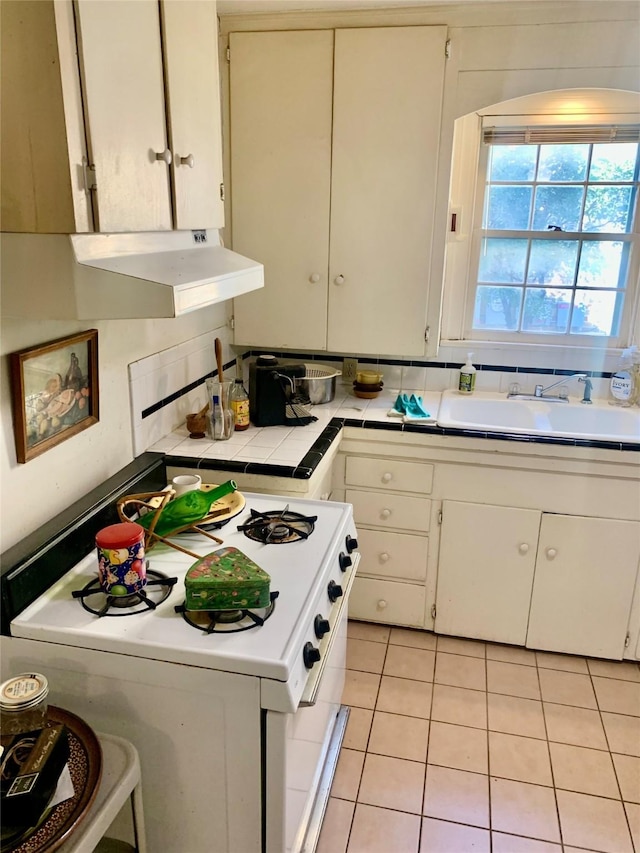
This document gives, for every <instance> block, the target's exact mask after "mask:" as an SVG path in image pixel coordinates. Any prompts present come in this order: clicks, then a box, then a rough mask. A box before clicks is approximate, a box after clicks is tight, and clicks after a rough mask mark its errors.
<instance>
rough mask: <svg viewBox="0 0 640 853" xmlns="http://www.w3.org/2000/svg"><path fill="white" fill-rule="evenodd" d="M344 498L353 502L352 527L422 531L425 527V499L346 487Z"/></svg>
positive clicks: (428, 510)
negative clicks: (361, 525)
mask: <svg viewBox="0 0 640 853" xmlns="http://www.w3.org/2000/svg"><path fill="white" fill-rule="evenodd" d="M345 501H346V502H347V503H350V504H353V514H354V520H355V523H356V526H357V525H358V524H367V525H370V526H371V527H383V528H387V527H389V528H394V529H396V530H419V531H423V532H425V533H426V532H427V531H428V530H429V521H430V516H431V501H430V500H429V499H428V498H410V497H406V496H405V495H392V494H388V495H385V494H382V493H380V492H360V491H358V490H357V489H347V490H346V492H345Z"/></svg>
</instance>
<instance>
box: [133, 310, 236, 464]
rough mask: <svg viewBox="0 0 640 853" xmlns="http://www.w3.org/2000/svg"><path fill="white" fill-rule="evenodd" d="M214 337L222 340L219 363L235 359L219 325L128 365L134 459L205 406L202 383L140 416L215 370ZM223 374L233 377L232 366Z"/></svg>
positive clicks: (227, 331) (228, 337)
mask: <svg viewBox="0 0 640 853" xmlns="http://www.w3.org/2000/svg"><path fill="white" fill-rule="evenodd" d="M216 338H220V340H221V341H222V355H223V362H224V363H227V362H229V361H231V360H233V359H234V358H235V356H234V353H233V352H232V351H231V345H230V332H229V329H228V328H227V327H226V326H221V327H220V328H217V329H212V330H211V332H208V333H207V334H204V335H198V336H197V337H195V338H190V339H189V340H187V341H183V342H182V343H180V344H177V345H176V346H173V347H168V348H167V349H165V350H162V351H161V352H158V353H154V354H153V355H150V356H147V357H146V358H143V359H140V360H139V361H135V362H132V363H131V364H130V365H129V366H128V368H129V402H130V408H131V422H132V429H133V450H134V453H135V455H136V456H137V455H139V454H140V453H144V451H145V450H148V449H149V448H150V447H151V445H153V444H155V443H156V442H158V441H160V440H161V439H164V437H165V436H168V435H169V434H170V433H171V432H172V431H173V430H174V429H176V427H178V426H180V425H181V424H184V422H185V420H186V417H187V415H188V414H190V413H191V412H197V411H199V410H200V409H201V408H202V407H203V406H204V405H205V403H206V399H207V397H206V390H205V385H204V382H203V383H202V384H200V385H198V386H197V387H196V388H194V389H192V390H191V391H189V392H187V393H186V394H182V395H181V396H179V397H177V399H175V400H172V401H171V402H169V403H167V404H166V405H164V406H162V408H161V409H159V410H158V411H157V412H154V413H153V414H151V415H147V417H145V418H143V417H142V413H143V412H144V411H145V410H147V409H149V408H151V407H152V406H154V405H155V404H156V403H159V402H160V401H162V400H165V399H166V398H167V397H170V396H171V395H173V394H176V393H179V392H181V391H182V390H183V389H184V388H185V387H186V386H188V385H190V384H191V383H192V382H196V381H197V380H199V379H202V377H204V376H206V375H207V374H208V373H211V371H213V370H215V364H216V362H215V352H214V340H215V339H216ZM227 372H228V373H229V374H231V376H234V377H235V366H234V367H233V368H232V369H231V370H230V371H227ZM185 436H186V431H185Z"/></svg>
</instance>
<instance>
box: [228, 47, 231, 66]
mask: <svg viewBox="0 0 640 853" xmlns="http://www.w3.org/2000/svg"><path fill="white" fill-rule="evenodd" d="M227 62H231V48H230V47H228V48H227Z"/></svg>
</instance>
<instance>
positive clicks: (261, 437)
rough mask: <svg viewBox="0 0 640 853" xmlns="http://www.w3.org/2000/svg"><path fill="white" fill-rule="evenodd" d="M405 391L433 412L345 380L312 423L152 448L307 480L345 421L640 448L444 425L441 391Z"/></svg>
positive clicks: (188, 461) (181, 435) (178, 457)
mask: <svg viewBox="0 0 640 853" xmlns="http://www.w3.org/2000/svg"><path fill="white" fill-rule="evenodd" d="M404 393H407V394H411V393H416V395H419V396H422V398H423V405H424V408H425V409H426V411H427V412H429V415H430V417H429V418H428V419H421V420H416V421H412V422H408V423H403V419H402V418H400V417H389V415H388V412H389V410H390V409H392V408H393V404H394V402H395V400H396V397H397V396H398V391H397V389H389V390H388V391H387V390H385V391H382V392H381V394H380V396H379V397H377V398H376V399H375V400H362V399H360V398H358V397H356V396H355V395H354V393H353V391H352V389H351V388H349V387H347V386H345V385H342V384H340V385H338V387H337V390H336V397H335V399H334V400H333V401H332V402H331V403H325V404H323V405H321V406H311V407H309V408H310V409H311V412H312V414H314V415H315V416H316V417H317V419H318V420H317V421H314V422H313V423H311V424H308V425H307V426H303V427H289V426H274V427H254V426H253V425H251V426H250V427H249V429H247V430H244V431H242V432H236V433H234V434H233V435H232V437H231V438H230V439H228V440H227V441H212V440H211V439H209V438H201V439H192V438H190V437H189V433H188V431H187V428H186V425H182V426H180V427H178V429H175V430H174V431H173V432H171V433H170V434H169V435H166V436H165V437H164V438H162V439H160V440H159V441H157V442H156V443H155V444H154V445H153V446H152V447H150V448H148V449H149V450H150V451H155V452H158V453H164V454H165V456H166V457H167V460H166V461H167V464H169V465H172V466H175V467H186V468H204V469H213V470H221V471H228V472H230V473H236V474H237V473H243V474H263V475H267V476H277V477H293V478H295V479H303V480H307V479H309V478H310V477H311V475H312V474H313V472H314V471H315V469H316V467H317V466H318V464H319V463H320V461H321V460H322V458H323V456H324V455H325V453H327V451H328V450H329V448H331V447H332V445H333V442H334V440H335V439H336V437H337V436H338V435H339V434H340V431H341V429H342V427H344V426H349V427H364V428H367V429H387V430H395V431H400V430H403V431H404V432H412V433H416V432H417V433H430V434H437V435H448V436H463V437H465V438H474V439H499V440H503V441H511V442H519V443H527V442H529V443H532V444H546V445H563V446H566V447H568V446H573V447H590V448H600V449H602V450H618V451H619V450H632V451H637V452H640V443H637V442H636V443H621V442H619V441H615V442H614V441H602V440H591V439H586V438H583V439H580V438H575V439H574V438H567V437H562V436H554V435H528V434H520V433H519V434H512V433H509V432H504V433H503V432H495V431H485V430H482V429H468V428H466V429H462V428H454V427H444V426H439V425H438V424H437V422H436V421H437V418H438V413H439V409H440V402H441V393H440V392H439V391H416V392H411V391H406V392H404Z"/></svg>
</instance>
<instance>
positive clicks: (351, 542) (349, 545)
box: [345, 536, 358, 554]
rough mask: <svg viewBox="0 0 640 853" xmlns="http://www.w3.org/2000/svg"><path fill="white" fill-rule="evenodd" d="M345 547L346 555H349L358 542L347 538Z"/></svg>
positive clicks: (349, 537) (350, 537) (351, 537)
mask: <svg viewBox="0 0 640 853" xmlns="http://www.w3.org/2000/svg"><path fill="white" fill-rule="evenodd" d="M345 545H346V546H347V554H351V552H352V551H355V550H356V548H357V547H358V540H357V539H354V538H353V536H347V538H346V540H345Z"/></svg>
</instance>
